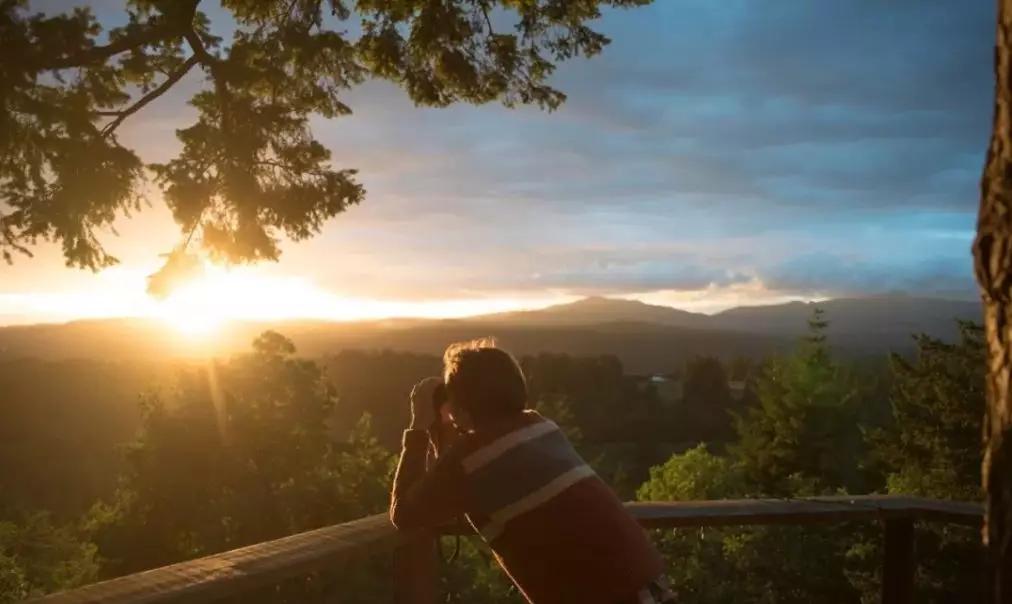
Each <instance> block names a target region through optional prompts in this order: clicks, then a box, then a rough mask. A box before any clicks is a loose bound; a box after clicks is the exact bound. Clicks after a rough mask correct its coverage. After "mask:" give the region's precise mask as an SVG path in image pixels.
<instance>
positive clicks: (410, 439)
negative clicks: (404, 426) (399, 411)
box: [390, 429, 465, 530]
mask: <svg viewBox="0 0 1012 604" xmlns="http://www.w3.org/2000/svg"><path fill="white" fill-rule="evenodd" d="M428 451H429V434H428V432H426V431H425V430H414V429H410V430H405V431H404V440H403V445H402V448H401V458H400V461H399V462H398V464H397V473H396V474H395V475H394V487H393V492H392V493H391V496H390V521H391V522H393V524H394V526H396V527H397V528H399V529H404V530H408V529H413V528H423V527H435V526H438V525H440V524H444V523H446V522H449V521H450V520H452V519H453V518H455V517H457V516H459V515H460V514H462V513H463V512H464V507H465V506H464V484H463V471H462V470H461V469H460V464H459V463H458V462H457V461H456V457H457V456H456V455H453V454H452V452H447V453H445V454H443V455H441V456H440V457H439V458H438V459H437V460H436V463H435V465H434V466H433V467H432V469H431V470H429V471H426V468H425V464H426V458H427V456H428Z"/></svg>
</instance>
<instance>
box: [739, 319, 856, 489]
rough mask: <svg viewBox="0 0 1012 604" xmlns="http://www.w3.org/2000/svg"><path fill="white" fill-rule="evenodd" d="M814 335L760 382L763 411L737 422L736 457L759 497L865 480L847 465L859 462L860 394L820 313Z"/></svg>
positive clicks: (813, 322)
mask: <svg viewBox="0 0 1012 604" xmlns="http://www.w3.org/2000/svg"><path fill="white" fill-rule="evenodd" d="M808 325H809V334H808V335H807V336H806V337H805V338H804V339H803V340H802V342H801V343H800V345H799V347H798V349H797V350H796V351H795V352H794V353H793V354H792V355H790V356H787V357H783V358H774V359H771V360H770V361H768V362H767V363H766V364H765V366H764V367H763V368H762V371H761V373H760V375H759V377H758V379H757V383H756V389H757V393H756V394H757V397H758V403H759V404H758V406H754V407H751V408H749V409H746V410H745V411H744V413H743V414H741V415H739V416H737V417H736V418H735V429H736V431H737V433H738V442H737V443H736V444H735V445H733V446H732V448H731V449H732V453H733V455H734V457H735V458H736V459H737V461H738V463H739V464H741V467H742V469H743V471H744V473H745V477H746V480H747V481H748V483H749V485H750V487H751V489H752V490H753V491H754V492H755V493H756V494H764V495H781V496H786V495H791V494H793V492H794V490H795V489H796V488H797V486H798V485H799V484H804V485H806V490H810V491H812V492H830V491H833V490H835V489H838V488H860V486H861V484H860V473H859V471H858V468H856V467H854V465H853V464H842V463H840V460H841V459H860V458H861V455H862V449H863V441H862V437H861V433H860V431H859V429H858V426H857V422H856V419H857V404H856V403H857V394H858V392H857V389H856V387H855V385H854V384H853V383H852V380H851V379H850V377H849V376H848V374H847V373H846V371H845V370H844V368H843V367H841V366H840V365H838V364H837V363H836V362H835V361H834V360H833V358H832V355H831V354H830V350H829V346H828V342H827V340H826V328H827V327H828V325H829V323H828V321H827V320H826V318H825V315H824V312H823V311H822V309H820V308H816V309H815V310H814V311H813V313H812V317H811V319H810V320H809V324H808Z"/></svg>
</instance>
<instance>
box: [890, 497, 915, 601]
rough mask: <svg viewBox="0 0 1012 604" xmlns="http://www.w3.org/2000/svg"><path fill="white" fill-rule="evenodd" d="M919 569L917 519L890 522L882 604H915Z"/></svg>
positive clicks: (899, 519)
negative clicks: (915, 588)
mask: <svg viewBox="0 0 1012 604" xmlns="http://www.w3.org/2000/svg"><path fill="white" fill-rule="evenodd" d="M916 568H917V567H916V562H915V560H914V521H913V519H912V518H909V517H905V518H903V517H901V518H889V519H887V520H886V521H885V554H884V557H883V560H882V604H913V601H914V572H915V571H916Z"/></svg>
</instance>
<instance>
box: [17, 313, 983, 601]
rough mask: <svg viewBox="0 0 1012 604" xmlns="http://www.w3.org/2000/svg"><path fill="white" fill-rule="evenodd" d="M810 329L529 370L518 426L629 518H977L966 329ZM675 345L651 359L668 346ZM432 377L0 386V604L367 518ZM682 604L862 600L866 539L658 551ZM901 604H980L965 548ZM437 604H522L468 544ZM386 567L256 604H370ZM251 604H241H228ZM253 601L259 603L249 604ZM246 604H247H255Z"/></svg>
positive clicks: (380, 499) (378, 563) (382, 368)
mask: <svg viewBox="0 0 1012 604" xmlns="http://www.w3.org/2000/svg"><path fill="white" fill-rule="evenodd" d="M830 321H832V317H830V316H827V315H826V314H825V313H824V312H822V311H821V310H816V311H815V312H814V313H813V315H812V317H811V319H810V320H809V324H808V332H807V335H806V336H804V337H803V338H801V339H799V340H798V341H797V343H796V344H795V345H794V347H793V348H792V349H791V350H790V351H788V352H785V353H783V354H777V355H774V356H769V357H767V358H763V359H754V358H746V357H732V358H716V357H706V356H698V357H695V358H693V359H691V360H689V361H688V362H685V363H675V362H672V363H671V366H670V371H669V372H667V373H665V374H663V375H635V374H630V373H628V372H627V371H626V370H624V368H623V365H622V363H621V362H620V361H619V360H618V359H617V358H616V357H615V356H572V355H566V354H558V353H551V354H549V353H543V354H538V355H528V356H524V357H523V358H522V359H521V364H522V366H523V369H524V371H525V374H526V375H527V378H528V388H529V400H530V405H531V406H532V407H534V408H536V409H538V410H539V411H540V412H541V413H543V414H544V415H546V416H549V417H552V418H553V419H555V420H556V421H557V422H558V423H560V425H562V426H563V427H564V428H565V430H566V432H567V434H568V436H569V437H570V439H571V440H572V441H573V442H574V443H575V444H576V445H577V447H578V449H579V450H580V451H581V453H582V454H583V455H584V457H586V458H587V459H588V460H589V461H590V462H591V463H592V465H593V466H594V467H595V469H596V470H597V471H598V473H599V474H600V475H601V476H602V477H603V478H604V479H605V480H606V481H608V482H609V483H610V484H611V485H612V486H613V488H615V490H616V491H617V492H618V493H619V494H620V495H621V496H622V497H623V498H624V499H626V500H634V499H639V500H688V499H720V498H742V497H755V496H773V497H804V496H813V495H825V494H841V493H853V494H857V493H904V494H916V495H923V496H930V497H935V498H942V499H954V500H972V501H977V500H980V499H981V498H982V493H981V490H980V484H981V480H980V456H981V436H980V435H981V431H982V426H981V418H982V416H983V410H984V405H985V403H984V390H983V387H984V380H983V371H984V363H983V355H984V347H983V338H982V330H981V327H980V326H979V325H977V324H974V323H970V322H962V323H959V325H958V327H959V331H958V333H959V334H960V337H959V338H958V339H955V340H952V341H942V340H940V339H937V338H934V337H930V336H926V335H916V334H912V336H911V337H913V338H914V340H915V342H916V352H915V353H914V354H910V355H902V356H901V355H892V356H890V357H870V356H869V357H865V358H860V359H854V358H851V357H846V358H842V357H839V356H838V355H835V354H834V351H833V342H832V340H831V339H829V338H828V337H827V325H828V323H829V322H830ZM678 345H679V344H678V342H677V341H672V342H671V347H672V348H676V347H678ZM438 371H439V359H438V358H437V357H435V356H431V355H425V354H417V353H407V352H398V351H395V350H342V351H339V352H335V353H334V354H330V355H325V356H320V357H313V358H307V357H303V356H300V353H299V351H298V350H296V348H295V346H294V344H293V343H292V342H291V340H289V339H288V338H286V337H285V336H284V335H282V334H279V333H276V332H270V331H268V332H265V333H263V334H261V335H260V336H258V337H257V338H256V339H255V340H254V341H253V342H252V344H251V347H250V349H249V350H248V351H247V352H245V353H243V354H240V355H235V356H233V357H231V358H227V359H215V360H213V361H208V362H206V363H196V362H191V361H179V362H168V361H164V362H163V361H159V362H150V363H143V362H127V361H106V360H102V359H88V360H77V361H51V360H45V361H44V360H34V359H20V360H9V361H4V362H3V363H2V364H0V492H2V493H3V499H2V501H0V601H2V602H14V601H18V600H21V599H24V598H28V597H33V596H37V595H41V594H45V593H49V592H53V591H58V590H61V589H66V588H71V587H74V586H79V585H82V584H86V583H90V582H93V581H97V580H101V579H105V578H110V577H115V576H119V575H122V574H126V573H131V572H137V571H140V570H144V569H149V568H154V567H157V566H162V565H165V564H170V563H173V562H177V561H182V560H187V559H191V558H194V557H198V556H202V555H206V554H210V553H214V552H220V551H224V550H228V549H232V548H235V547H240V546H243V545H247V544H251V543H256V542H260V541H264V540H269V539H274V538H278V537H281V536H284V535H288V534H291V533H295V532H299V531H303V530H308V529H311V528H316V527H321V526H325V525H329V524H334V523H339V522H343V521H347V520H351V519H354V518H358V517H361V516H363V515H367V514H372V513H377V512H382V511H384V509H385V507H386V505H387V500H388V488H389V484H390V479H391V473H392V469H393V464H394V461H395V456H396V452H397V447H398V445H399V440H400V433H401V430H402V429H403V428H404V427H405V426H406V424H407V421H408V404H407V395H408V392H409V391H410V389H411V386H412V385H413V384H414V383H415V382H416V381H417V380H419V379H420V378H422V377H425V376H428V375H432V374H434V373H438ZM653 538H654V539H655V542H656V543H657V544H658V545H659V546H660V548H661V549H662V551H663V553H664V554H665V556H666V557H667V559H668V561H669V564H668V572H669V576H670V579H671V582H672V584H673V585H674V586H675V589H676V591H677V592H678V596H679V598H680V601H682V602H690V603H707V604H709V603H722V602H741V601H746V602H771V603H772V602H799V603H800V602H812V601H819V602H841V603H843V602H874V601H878V598H879V597H880V596H879V591H878V580H879V579H878V577H877V575H876V573H877V572H879V568H880V558H881V547H882V544H881V531H880V530H878V529H877V527H875V526H866V525H853V526H852V525H842V526H831V527H824V528H819V527H814V528H813V527H804V528H802V527H756V528H713V529H709V528H708V529H705V530H702V529H694V530H674V531H671V530H668V531H655V532H654V534H653ZM916 548H917V556H918V561H919V570H918V577H917V586H918V589H919V590H920V593H919V594H918V600H917V601H919V602H956V601H959V602H966V601H975V598H979V597H982V595H983V594H981V593H979V592H980V591H981V589H982V585H983V583H982V581H981V577H982V576H983V575H982V569H983V564H982V556H983V548H982V547H981V546H980V537H979V534H978V533H977V531H974V530H970V529H965V528H959V527H948V526H940V527H923V528H921V529H920V530H919V531H918V542H917V544H916ZM441 549H442V558H443V562H442V565H443V566H442V570H441V583H442V584H441V589H442V592H443V594H444V596H445V601H447V602H475V603H498V602H519V601H520V598H519V596H518V595H517V594H516V593H515V591H514V590H513V588H512V587H511V586H510V584H509V582H508V580H507V579H506V577H504V576H503V575H502V574H501V572H500V571H499V570H498V568H497V567H496V566H495V564H494V561H493V560H492V559H491V557H490V555H489V553H488V552H487V551H486V550H484V549H483V547H482V546H481V544H480V541H478V540H477V539H471V538H463V539H460V540H459V541H456V540H455V539H454V538H450V537H446V538H444V543H443V547H442V548H441ZM388 558H389V557H388V556H387V557H377V558H376V559H374V560H367V561H364V562H362V563H361V564H355V565H352V566H349V567H348V568H345V569H341V570H340V571H336V572H334V573H329V574H328V576H327V577H309V578H307V579H305V580H302V581H299V582H295V583H292V584H285V585H281V586H278V587H275V588H272V590H270V592H269V593H264V594H261V596H260V597H262V598H263V601H291V602H302V601H312V600H313V598H314V597H322V596H324V595H326V594H327V593H328V590H329V589H332V588H333V586H334V585H335V583H337V582H339V583H340V584H341V586H342V588H341V594H342V595H341V597H340V598H339V599H338V600H339V601H342V602H345V601H347V602H384V601H389V597H390V596H389V590H390V584H389V583H390V582H389V580H388V577H389V572H390V569H389V564H390V561H389V559H388ZM247 599H250V598H247ZM252 599H253V600H257V598H256V597H254V598H252ZM257 601H259V600H257Z"/></svg>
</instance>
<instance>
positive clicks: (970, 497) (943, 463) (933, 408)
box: [863, 322, 985, 603]
mask: <svg viewBox="0 0 1012 604" xmlns="http://www.w3.org/2000/svg"><path fill="white" fill-rule="evenodd" d="M917 346H918V352H917V356H916V358H914V359H913V360H908V359H905V358H903V357H900V356H893V358H892V373H893V388H892V393H891V396H890V400H891V403H892V410H893V421H892V422H891V424H890V425H888V426H887V427H885V428H880V429H876V430H872V431H870V432H869V443H870V445H871V448H872V455H873V460H874V461H875V463H877V464H879V465H880V467H881V469H882V470H883V471H884V472H885V474H886V482H887V490H888V492H889V493H892V494H898V495H919V496H922V497H932V498H938V499H952V500H956V501H979V500H981V499H982V497H983V492H982V488H981V475H980V474H981V469H980V458H981V455H982V450H981V449H982V446H983V445H982V440H981V434H982V429H983V427H982V425H981V424H982V418H983V416H984V407H985V395H984V373H985V365H984V358H985V353H984V337H983V329H982V328H981V326H979V325H976V324H972V323H966V322H962V323H960V339H959V341H958V342H956V343H946V342H942V341H940V340H937V339H935V338H932V337H929V336H926V335H919V336H917ZM916 545H917V558H918V574H917V580H916V585H917V588H918V601H919V602H932V603H949V602H952V603H955V602H981V601H983V599H984V589H983V586H984V585H985V581H984V574H983V569H984V565H985V560H984V558H983V554H984V550H983V548H982V546H981V544H980V535H979V531H977V530H976V529H972V528H966V527H957V526H948V525H926V526H922V527H919V528H918V532H917V544H916ZM865 550H866V551H865V552H863V553H864V555H866V556H867V557H869V558H871V559H872V560H874V559H875V558H877V557H878V556H879V554H880V552H879V551H878V549H877V548H876V547H874V546H873V545H865Z"/></svg>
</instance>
